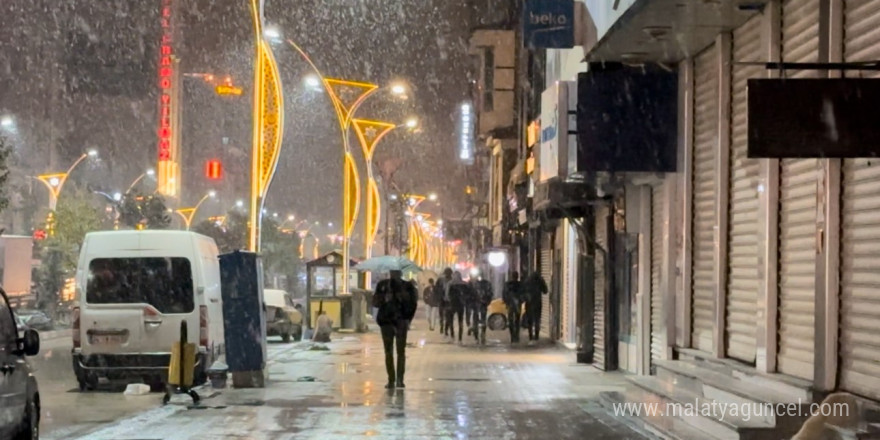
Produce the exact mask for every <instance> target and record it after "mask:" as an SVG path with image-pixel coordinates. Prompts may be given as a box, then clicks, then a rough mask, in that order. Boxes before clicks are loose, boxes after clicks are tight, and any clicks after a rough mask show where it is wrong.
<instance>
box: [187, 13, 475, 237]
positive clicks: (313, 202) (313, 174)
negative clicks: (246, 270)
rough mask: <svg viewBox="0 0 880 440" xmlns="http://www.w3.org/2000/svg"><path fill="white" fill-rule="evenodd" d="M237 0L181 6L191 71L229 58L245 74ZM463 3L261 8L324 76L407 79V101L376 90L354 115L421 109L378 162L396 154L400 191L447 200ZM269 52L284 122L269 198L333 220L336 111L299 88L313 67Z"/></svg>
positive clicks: (387, 143) (245, 37) (454, 168)
mask: <svg viewBox="0 0 880 440" xmlns="http://www.w3.org/2000/svg"><path fill="white" fill-rule="evenodd" d="M243 3H244V2H236V3H230V4H229V5H228V6H224V5H222V4H218V3H217V2H200V3H199V4H198V7H191V8H188V10H187V14H186V15H187V27H186V35H187V37H186V38H187V47H188V48H189V49H190V50H192V51H193V52H194V53H193V54H192V56H189V57H185V60H186V61H187V63H188V69H189V70H196V71H198V70H204V71H209V70H212V69H217V68H218V67H216V66H226V69H228V70H230V71H234V72H236V73H235V74H237V75H241V76H243V77H244V78H243V79H245V80H246V81H249V79H250V71H249V69H250V64H249V63H250V59H249V57H250V47H249V46H248V45H249V44H250V41H249V38H250V34H249V33H250V32H251V31H250V28H249V23H247V22H246V21H245V20H248V17H247V16H246V15H242V13H241V12H242V11H241V10H240V7H241V5H242V4H243ZM234 11H235V12H234ZM469 11H470V9H469V8H468V7H467V5H465V4H464V3H463V2H455V1H441V0H435V1H427V2H388V1H381V0H360V1H350V0H332V1H321V0H297V1H289V0H288V1H284V0H274V1H273V0H267V2H266V9H265V15H266V22H267V23H272V24H275V25H277V26H278V27H279V28H280V29H281V30H282V32H283V33H284V35H285V37H286V38H291V39H293V40H294V41H296V42H297V43H298V44H299V45H300V46H302V47H303V48H304V49H305V50H306V51H307V52H308V53H309V54H310V55H311V58H312V60H313V61H314V62H315V64H316V65H317V66H318V67H319V68H320V69H321V70H322V72H323V73H324V74H325V75H326V76H329V77H339V78H346V79H352V80H361V81H370V82H374V83H377V84H389V83H390V82H392V81H395V80H402V81H404V82H406V83H408V84H410V85H411V87H412V98H411V99H409V100H408V101H406V102H400V101H399V100H398V101H395V100H392V99H391V98H390V97H389V96H388V95H387V94H377V95H376V96H374V97H373V98H371V101H369V102H368V104H365V105H364V106H363V107H362V108H361V111H360V112H359V113H358V115H359V116H361V117H366V118H377V119H385V120H389V121H394V122H402V121H403V120H405V118H406V116H407V115H410V114H412V115H417V116H419V118H420V120H421V121H422V122H423V127H422V131H421V132H420V133H408V132H406V131H404V130H398V131H396V132H394V133H392V134H391V135H389V136H388V137H386V138H385V140H383V142H382V144H381V145H380V147H379V149H378V152H377V154H376V161H377V162H379V161H384V160H386V159H389V158H396V159H399V160H400V161H401V162H402V163H401V167H400V170H399V172H398V173H397V174H396V175H395V180H396V181H397V182H398V184H399V185H400V186H401V187H402V188H403V189H405V190H412V191H415V192H429V191H438V192H441V193H445V194H448V196H446V197H445V198H446V199H447V200H448V199H449V197H452V196H453V195H457V194H461V191H462V190H463V186H464V185H463V183H462V182H461V179H456V177H455V176H456V175H457V174H458V173H459V172H460V170H459V169H458V168H459V167H458V164H457V162H456V161H455V158H456V148H457V144H456V137H455V130H456V120H455V113H454V111H455V109H456V108H457V104H459V103H460V102H461V101H462V100H464V99H466V94H467V68H468V64H467V63H468V58H467V29H468V27H469V26H470V25H469V23H470V22H469V20H470V12H469ZM233 42H235V43H233ZM276 57H277V59H278V62H279V65H280V69H281V75H282V79H283V82H284V87H285V90H284V91H285V96H286V101H287V102H286V104H287V105H286V115H287V118H286V119H287V123H286V125H285V129H286V132H285V143H284V149H283V151H282V158H281V161H280V164H279V169H278V174H277V175H276V180H275V182H274V184H273V187H272V190H271V192H270V196H269V198H268V200H267V205H268V206H269V208H270V209H272V210H278V211H279V212H281V211H285V212H294V213H297V214H298V215H307V216H315V217H324V219H326V220H333V219H336V218H338V217H339V215H340V213H341V203H340V197H339V196H340V193H341V173H340V164H341V160H342V156H341V146H340V140H339V129H338V127H337V125H336V122H335V115H334V114H333V112H332V107H331V105H330V102H329V100H328V98H327V97H326V96H324V95H323V94H322V93H315V92H312V91H309V90H308V89H306V88H305V87H303V83H302V78H303V77H304V76H305V75H306V74H309V73H310V68H309V67H308V65H307V63H305V62H304V61H303V60H302V58H301V57H300V56H299V55H298V54H297V53H296V52H295V51H294V50H293V49H292V48H291V47H290V46H288V45H287V44H286V43H285V44H282V45H280V46H276ZM242 67H244V69H242ZM221 69H223V68H222V67H221ZM190 118H192V116H190ZM189 122H191V121H189ZM245 128H246V127H245ZM352 141H353V142H356V141H355V140H354V138H352ZM355 147H356V144H355Z"/></svg>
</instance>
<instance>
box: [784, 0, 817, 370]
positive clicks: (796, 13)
mask: <svg viewBox="0 0 880 440" xmlns="http://www.w3.org/2000/svg"><path fill="white" fill-rule="evenodd" d="M818 48H819V0H788V1H786V2H785V3H783V5H782V58H783V60H784V61H786V62H793V63H803V62H817V61H818V60H819V59H818V58H819V57H818ZM813 75H814V73H812V72H809V71H800V72H796V73H794V74H792V75H791V76H800V77H804V76H813ZM781 162H782V163H781V169H780V172H779V177H780V182H779V326H778V335H779V336H778V340H779V342H778V350H779V352H778V354H777V356H776V363H777V368H778V370H779V371H780V372H782V373H784V374H788V375H792V376H796V377H800V378H804V379H812V378H813V352H814V350H815V348H814V346H813V344H814V342H813V341H814V336H815V316H814V310H815V290H816V289H815V286H816V279H815V272H816V196H817V191H816V190H817V184H818V182H817V173H816V166H817V164H818V162H817V160H816V159H783V160H782V161H781Z"/></svg>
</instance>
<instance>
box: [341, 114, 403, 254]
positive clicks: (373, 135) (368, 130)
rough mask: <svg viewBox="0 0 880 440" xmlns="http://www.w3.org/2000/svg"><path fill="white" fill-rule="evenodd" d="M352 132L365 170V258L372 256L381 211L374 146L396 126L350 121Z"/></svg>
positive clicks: (369, 121) (365, 120) (380, 122)
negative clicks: (374, 164)
mask: <svg viewBox="0 0 880 440" xmlns="http://www.w3.org/2000/svg"><path fill="white" fill-rule="evenodd" d="M352 126H353V127H354V132H355V134H356V135H357V137H358V140H359V141H360V145H361V149H362V150H363V153H364V161H365V162H366V168H367V194H366V201H367V203H366V205H367V206H366V210H365V213H364V215H365V221H364V224H365V226H366V231H365V232H366V237H365V240H364V247H365V254H364V257H365V258H370V257H372V256H373V242H374V241H375V239H376V235H377V234H378V233H379V215H380V214H379V213H380V212H381V211H382V202H381V199H380V197H379V186H378V185H377V183H376V179H375V177H374V176H373V154H374V153H375V152H376V146H377V145H378V144H379V141H381V140H382V138H383V137H385V135H387V134H388V133H390V132H391V131H392V130H394V129H395V128H397V125H396V124H392V123H388V122H383V121H371V120H367V119H352Z"/></svg>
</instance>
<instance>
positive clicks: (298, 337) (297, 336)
mask: <svg viewBox="0 0 880 440" xmlns="http://www.w3.org/2000/svg"><path fill="white" fill-rule="evenodd" d="M302 338H303V331H302V329H299V330H297V331H296V333H294V334H293V340H294V341H296V342H299V341H302Z"/></svg>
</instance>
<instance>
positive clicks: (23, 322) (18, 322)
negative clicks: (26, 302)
mask: <svg viewBox="0 0 880 440" xmlns="http://www.w3.org/2000/svg"><path fill="white" fill-rule="evenodd" d="M13 315H14V316H15V328H16V329H17V330H18V334H22V333H23V332H24V331H25V330H27V329H28V325H27V319H26V318H24V317H22V316H18V315H17V314H14V313H13Z"/></svg>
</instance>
